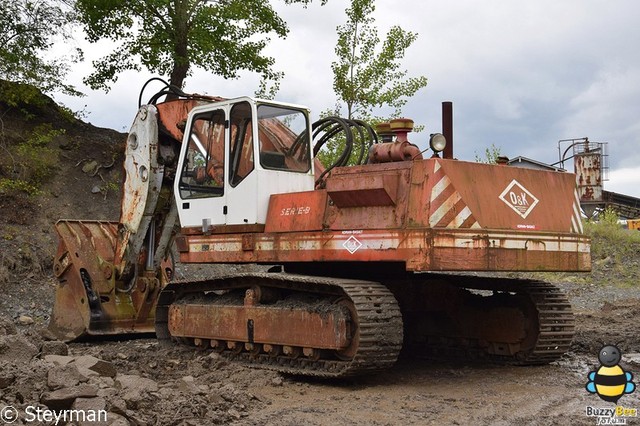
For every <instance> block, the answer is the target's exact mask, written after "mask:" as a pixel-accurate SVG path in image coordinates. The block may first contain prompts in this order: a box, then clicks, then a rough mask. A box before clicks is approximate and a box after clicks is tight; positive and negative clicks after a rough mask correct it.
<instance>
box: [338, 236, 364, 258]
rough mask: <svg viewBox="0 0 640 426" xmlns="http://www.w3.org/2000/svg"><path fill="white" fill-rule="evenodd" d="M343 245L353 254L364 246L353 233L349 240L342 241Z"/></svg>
mask: <svg viewBox="0 0 640 426" xmlns="http://www.w3.org/2000/svg"><path fill="white" fill-rule="evenodd" d="M342 247H344V248H346V249H347V251H348V252H349V253H351V254H353V253H355V252H356V251H358V249H359V248H360V247H362V243H361V242H360V241H359V240H358V239H357V238H356V237H354V236H353V235H352V236H350V237H349V238H348V239H347V241H345V242H344V243H342Z"/></svg>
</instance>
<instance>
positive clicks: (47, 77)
mask: <svg viewBox="0 0 640 426" xmlns="http://www.w3.org/2000/svg"><path fill="white" fill-rule="evenodd" d="M74 17H75V15H74V14H73V12H72V11H71V9H70V8H68V7H67V6H66V4H65V2H64V1H62V0H58V1H56V0H0V78H2V79H5V80H9V81H14V82H22V83H27V84H30V85H33V86H36V87H37V88H39V89H40V90H42V91H43V92H52V91H61V92H62V93H66V94H69V95H76V96H77V95H80V92H78V91H77V90H76V89H75V88H74V87H73V86H71V85H68V84H66V83H65V82H64V78H65V76H66V74H67V72H68V71H69V63H72V62H75V61H77V60H79V59H80V58H81V52H80V51H76V52H75V54H74V55H69V56H63V57H58V58H53V59H47V58H46V52H47V51H49V50H50V48H51V47H52V45H53V43H54V41H55V39H56V37H62V38H63V39H69V38H70V35H71V24H72V23H73V22H74ZM12 89H13V90H14V92H13V93H7V94H6V95H7V97H8V98H9V102H8V103H9V105H11V103H15V102H17V101H18V100H21V99H22V98H21V96H25V97H26V99H30V96H32V94H31V93H29V92H28V91H25V90H26V89H25V87H23V86H20V87H13V88H12ZM4 98H5V94H4V93H3V99H4Z"/></svg>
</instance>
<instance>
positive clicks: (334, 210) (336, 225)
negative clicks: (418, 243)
mask: <svg viewBox="0 0 640 426" xmlns="http://www.w3.org/2000/svg"><path fill="white" fill-rule="evenodd" d="M413 163H414V162H409V161H405V162H398V163H384V164H370V165H366V166H354V167H342V168H337V169H336V170H335V172H333V173H332V175H331V176H330V177H329V178H327V181H326V184H327V189H329V188H331V187H332V186H333V183H332V181H333V180H337V181H339V182H342V184H340V185H337V186H338V187H342V188H345V186H346V185H347V184H348V185H349V186H348V187H346V188H352V189H353V191H352V192H351V193H349V194H348V195H347V194H341V195H342V199H341V201H342V202H344V203H347V204H356V205H353V206H343V207H341V206H339V205H337V204H336V203H333V202H332V203H330V204H329V206H328V209H327V212H326V215H325V219H324V223H325V224H326V226H327V228H329V229H332V230H353V229H381V228H382V229H399V228H402V227H403V226H404V222H405V220H406V215H405V214H406V208H407V199H408V197H409V187H410V185H409V182H410V179H411V167H412V164H413ZM380 176H385V177H386V178H385V179H388V182H389V183H387V185H388V187H389V188H391V187H392V186H395V187H396V192H395V196H394V199H393V201H394V203H393V204H388V205H380V204H382V203H383V202H385V201H384V199H385V198H386V199H390V198H389V196H390V195H391V196H393V193H392V191H391V190H387V191H389V192H388V195H384V196H383V197H384V198H382V199H381V200H379V201H372V198H373V197H375V196H379V195H380V194H379V192H380V191H381V190H378V194H377V195H376V190H374V188H373V187H372V186H371V185H372V184H371V183H366V182H380V184H382V182H384V180H380V178H379V177H380ZM392 176H394V177H392ZM396 179H397V181H396ZM349 181H351V183H348V182H349ZM394 181H396V182H397V184H396V183H395V182H394ZM346 188H345V189H346ZM357 188H369V190H365V191H364V192H363V195H362V196H356V195H355V194H356V192H357ZM357 197H358V198H357ZM358 203H360V204H359V205H358ZM371 203H376V204H377V205H375V204H374V205H372V204H371Z"/></svg>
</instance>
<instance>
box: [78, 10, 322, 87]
mask: <svg viewBox="0 0 640 426" xmlns="http://www.w3.org/2000/svg"><path fill="white" fill-rule="evenodd" d="M311 1H312V0H285V3H287V4H290V3H302V4H303V5H306V4H308V3H310V2H311ZM326 1H327V0H322V4H324V3H326ZM77 9H78V12H79V14H80V17H81V22H82V23H83V24H84V26H85V29H86V33H87V39H88V40H89V41H90V42H97V41H99V40H101V39H109V40H112V41H115V42H117V43H118V44H119V46H118V47H116V48H115V49H114V50H113V52H111V53H110V54H108V55H107V56H105V57H103V58H102V59H99V60H97V61H94V63H93V65H94V67H95V72H93V73H92V74H91V75H90V76H88V77H87V78H86V79H85V83H86V84H88V85H89V86H90V87H91V88H93V89H99V88H101V89H105V90H108V89H109V86H110V84H111V83H113V82H115V81H116V80H117V78H118V74H119V73H121V72H123V71H125V70H140V69H141V67H144V68H146V69H148V70H149V71H151V72H154V73H158V74H160V75H162V76H169V78H170V81H169V83H170V84H172V85H174V86H176V87H178V88H182V87H183V83H184V80H185V78H186V77H187V76H188V75H189V73H190V72H191V70H192V67H193V66H197V67H201V68H203V69H205V70H207V71H210V72H212V73H214V74H216V75H220V76H222V77H225V78H237V77H238V71H239V70H243V69H244V70H249V71H255V72H258V73H261V74H262V75H263V76H264V77H265V78H267V79H273V80H277V79H278V77H279V74H278V73H276V72H274V71H272V69H271V68H272V66H273V63H274V59H273V58H271V57H268V56H264V55H263V53H262V50H263V49H264V47H265V46H266V45H267V43H268V42H269V37H268V35H269V34H271V33H275V35H277V36H279V37H285V36H286V35H287V32H288V28H287V25H286V23H285V22H284V21H283V20H282V19H281V18H280V17H279V16H278V14H277V13H276V12H275V11H274V10H273V8H272V7H271V5H270V4H269V2H266V1H264V0H77Z"/></svg>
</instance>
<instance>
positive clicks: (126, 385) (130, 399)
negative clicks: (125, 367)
mask: <svg viewBox="0 0 640 426" xmlns="http://www.w3.org/2000/svg"><path fill="white" fill-rule="evenodd" d="M115 382H116V386H118V387H120V389H122V392H121V393H120V396H121V397H122V399H124V400H125V402H126V403H127V408H136V407H137V406H138V403H139V402H140V401H142V400H143V399H145V396H146V394H147V393H149V392H158V384H157V383H156V382H155V381H153V380H151V379H147V378H144V377H140V376H136V375H130V374H119V375H118V376H117V377H116V379H115Z"/></svg>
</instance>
